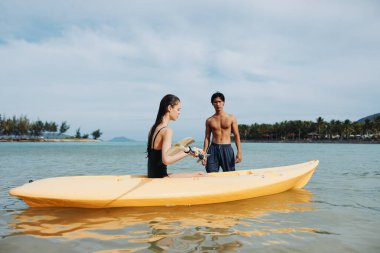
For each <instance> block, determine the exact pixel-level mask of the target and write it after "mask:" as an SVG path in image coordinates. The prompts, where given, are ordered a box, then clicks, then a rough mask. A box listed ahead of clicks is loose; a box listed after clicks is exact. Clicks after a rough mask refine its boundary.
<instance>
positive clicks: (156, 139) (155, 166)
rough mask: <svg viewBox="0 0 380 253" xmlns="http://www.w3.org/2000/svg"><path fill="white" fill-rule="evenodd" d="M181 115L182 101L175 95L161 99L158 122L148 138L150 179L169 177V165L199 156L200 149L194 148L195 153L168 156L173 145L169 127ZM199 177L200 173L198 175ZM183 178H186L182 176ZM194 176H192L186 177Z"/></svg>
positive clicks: (171, 132) (171, 131)
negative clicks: (189, 156) (189, 157)
mask: <svg viewBox="0 0 380 253" xmlns="http://www.w3.org/2000/svg"><path fill="white" fill-rule="evenodd" d="M180 113H181V101H180V100H179V98H178V97H177V96H175V95H171V94H168V95H166V96H164V97H163V98H162V99H161V102H160V107H159V109H158V113H157V118H156V122H155V123H154V125H153V126H152V128H151V129H150V132H149V137H148V146H147V153H148V177H149V178H162V177H168V176H169V175H168V173H167V165H169V164H172V163H175V162H176V161H178V160H181V159H183V158H185V157H186V156H188V155H192V156H197V155H198V152H201V150H200V149H197V148H193V151H195V152H179V153H177V154H175V155H172V156H169V155H167V151H168V150H169V149H170V147H171V145H172V136H173V130H172V129H171V128H169V127H168V125H169V122H170V121H171V120H173V121H175V120H177V119H178V117H179V115H180ZM197 174H198V175H199V173H197ZM182 176H185V175H184V174H182ZM186 176H192V175H186Z"/></svg>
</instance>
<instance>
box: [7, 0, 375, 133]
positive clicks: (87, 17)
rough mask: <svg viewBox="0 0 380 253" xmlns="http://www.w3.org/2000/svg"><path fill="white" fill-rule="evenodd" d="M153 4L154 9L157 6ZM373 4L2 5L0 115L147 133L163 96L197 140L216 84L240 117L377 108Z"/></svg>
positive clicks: (338, 114)
mask: <svg viewBox="0 0 380 253" xmlns="http://www.w3.org/2000/svg"><path fill="white" fill-rule="evenodd" d="M153 3H154V4H153ZM378 11H379V4H377V3H376V2H374V1H361V2H357V1H344V2H342V1H312V2H304V1H290V0H288V1H285V2H278V1H230V2H223V3H221V2H220V1H206V2H204V1H199V2H198V1H192V2H188V3H183V2H177V1H155V2H150V1H127V2H125V1H111V2H103V1H89V2H86V1H81V2H77V1H54V3H53V2H51V1H38V2H35V1H33V3H32V2H29V1H6V2H2V3H1V4H0V34H2V38H1V39H0V59H5V60H2V61H0V113H5V114H7V115H10V116H11V115H20V114H26V115H28V116H29V117H30V118H36V117H40V118H41V119H42V120H56V121H63V120H67V121H68V122H69V124H71V125H72V128H73V129H74V128H76V126H78V127H79V126H81V127H83V128H85V129H89V130H86V131H92V130H95V128H101V129H102V130H103V132H104V136H105V137H107V138H110V137H112V136H115V135H127V137H129V138H136V139H145V136H146V132H147V129H148V128H149V126H150V125H151V124H152V123H153V120H154V117H155V114H156V110H157V107H158V103H159V100H160V99H161V97H162V96H163V95H165V94H166V93H174V94H177V95H178V96H179V97H180V98H181V100H182V102H183V113H182V115H181V119H180V120H179V121H178V122H176V123H175V124H173V126H174V128H175V131H176V132H178V135H180V136H183V135H193V136H197V137H198V138H201V136H202V135H203V126H204V120H205V119H206V117H207V116H209V115H210V114H212V113H213V109H212V107H211V106H210V102H209V99H210V96H211V94H212V93H213V92H215V91H217V90H219V91H222V92H224V93H225V95H226V98H227V103H226V110H228V111H230V112H232V113H234V114H235V115H236V116H237V117H238V120H240V121H241V122H244V123H254V122H275V121H281V120H286V119H305V120H306V119H307V120H309V119H310V120H313V119H315V118H316V117H317V116H322V117H325V118H327V119H329V118H330V117H331V118H336V119H344V118H351V119H352V120H355V119H356V118H360V117H362V116H365V115H366V114H372V113H376V112H378V110H379V109H380V106H379V105H380V104H379V102H378V99H377V98H376V97H375V94H378V93H379V91H380V87H379V85H378V80H379V77H380V76H379V75H380V74H379V72H378V70H377V68H378V67H377V66H379V65H380V64H379V63H380V62H379V61H380V60H379V59H380V46H379V45H380V35H379V33H378V31H379V30H380V17H379V16H378V15H377V13H378Z"/></svg>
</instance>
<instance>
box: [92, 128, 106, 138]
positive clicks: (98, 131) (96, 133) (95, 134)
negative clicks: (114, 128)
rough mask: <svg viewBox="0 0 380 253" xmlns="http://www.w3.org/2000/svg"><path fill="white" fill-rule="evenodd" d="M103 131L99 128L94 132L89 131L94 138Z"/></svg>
mask: <svg viewBox="0 0 380 253" xmlns="http://www.w3.org/2000/svg"><path fill="white" fill-rule="evenodd" d="M102 134H103V133H102V132H100V129H97V130H95V131H94V132H92V133H91V135H92V137H93V138H94V140H96V139H98V138H99V137H100V136H101V135H102Z"/></svg>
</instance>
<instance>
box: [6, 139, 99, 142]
mask: <svg viewBox="0 0 380 253" xmlns="http://www.w3.org/2000/svg"><path fill="white" fill-rule="evenodd" d="M0 142H100V140H94V139H77V138H67V139H50V138H49V139H45V138H27V139H26V138H9V139H8V138H7V139H5V138H4V139H3V138H0Z"/></svg>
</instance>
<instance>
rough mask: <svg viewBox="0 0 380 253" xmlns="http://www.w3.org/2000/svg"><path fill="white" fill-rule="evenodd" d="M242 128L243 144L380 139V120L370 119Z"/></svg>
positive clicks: (289, 123)
mask: <svg viewBox="0 0 380 253" xmlns="http://www.w3.org/2000/svg"><path fill="white" fill-rule="evenodd" d="M238 128H239V133H240V138H241V139H242V140H273V141H280V140H307V139H317V140H349V139H375V140H379V139H380V136H379V133H380V117H377V118H376V119H374V120H369V119H366V120H365V121H364V122H357V121H350V120H348V119H346V120H344V121H341V120H331V121H329V122H327V121H325V120H324V119H323V118H322V117H318V118H317V119H316V121H315V122H314V121H302V120H290V121H282V122H279V123H278V122H276V123H274V124H258V123H254V124H252V125H246V124H239V125H238Z"/></svg>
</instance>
